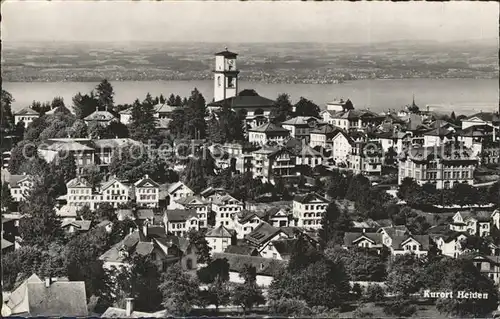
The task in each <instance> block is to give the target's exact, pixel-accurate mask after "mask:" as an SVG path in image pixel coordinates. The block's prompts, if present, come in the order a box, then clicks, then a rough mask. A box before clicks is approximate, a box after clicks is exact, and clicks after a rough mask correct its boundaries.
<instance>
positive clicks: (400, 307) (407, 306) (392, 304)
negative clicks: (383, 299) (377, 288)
mask: <svg viewBox="0 0 500 319" xmlns="http://www.w3.org/2000/svg"><path fill="white" fill-rule="evenodd" d="M416 311H417V308H416V307H415V305H414V304H413V303H412V301H411V300H410V299H409V298H408V297H398V298H397V299H395V300H392V301H389V302H387V303H386V304H385V305H384V313H386V314H388V315H391V316H398V317H411V316H412V315H413V314H414V313H415V312H416Z"/></svg>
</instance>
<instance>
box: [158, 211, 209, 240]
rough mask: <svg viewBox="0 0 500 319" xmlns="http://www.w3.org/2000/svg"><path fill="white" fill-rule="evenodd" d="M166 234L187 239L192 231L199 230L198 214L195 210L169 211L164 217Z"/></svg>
mask: <svg viewBox="0 0 500 319" xmlns="http://www.w3.org/2000/svg"><path fill="white" fill-rule="evenodd" d="M163 223H164V224H165V232H166V233H167V234H168V233H171V234H173V235H175V236H180V237H185V236H186V235H187V233H188V232H189V231H190V230H199V229H200V227H199V223H198V214H197V213H196V210H194V209H167V210H165V213H164V215H163Z"/></svg>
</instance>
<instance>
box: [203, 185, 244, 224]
mask: <svg viewBox="0 0 500 319" xmlns="http://www.w3.org/2000/svg"><path fill="white" fill-rule="evenodd" d="M210 201H211V203H212V211H213V212H214V213H215V225H223V226H226V227H228V228H230V229H234V222H233V221H234V218H235V215H236V213H238V212H239V211H241V210H242V209H243V203H242V202H241V201H239V200H237V199H236V198H234V197H233V196H231V195H228V194H226V195H218V194H216V195H212V196H210Z"/></svg>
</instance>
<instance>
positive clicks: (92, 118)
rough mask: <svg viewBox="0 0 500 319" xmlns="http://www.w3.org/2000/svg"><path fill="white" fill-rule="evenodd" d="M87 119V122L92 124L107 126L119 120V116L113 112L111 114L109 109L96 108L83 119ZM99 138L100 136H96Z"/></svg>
mask: <svg viewBox="0 0 500 319" xmlns="http://www.w3.org/2000/svg"><path fill="white" fill-rule="evenodd" d="M83 120H84V121H85V124H87V125H90V124H92V123H95V124H97V125H99V126H103V127H107V126H109V124H111V123H112V122H118V118H117V117H115V116H114V115H113V114H111V113H110V112H108V111H99V110H96V111H95V112H93V113H92V114H90V115H89V116H87V117H85V118H84V119H83ZM96 137H97V138H99V136H96Z"/></svg>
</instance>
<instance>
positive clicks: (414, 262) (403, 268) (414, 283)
mask: <svg viewBox="0 0 500 319" xmlns="http://www.w3.org/2000/svg"><path fill="white" fill-rule="evenodd" d="M421 271H422V265H421V264H420V261H419V260H418V259H417V257H415V256H414V255H412V254H404V255H400V256H397V257H396V259H395V260H394V261H393V262H392V264H391V265H390V268H389V272H388V274H387V281H386V284H387V287H388V289H389V291H391V292H393V293H395V294H398V295H402V296H403V297H407V296H409V295H410V294H411V293H414V292H417V291H418V290H419V289H420V288H421V286H422V285H421V283H420V282H419V280H418V279H419V275H420V272H421Z"/></svg>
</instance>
